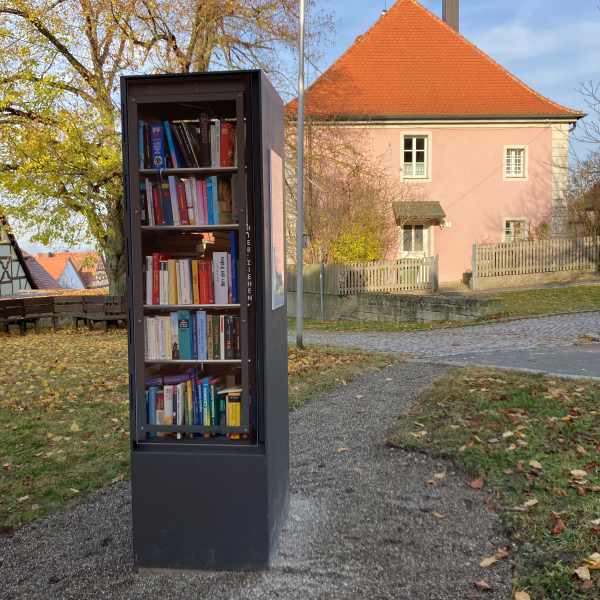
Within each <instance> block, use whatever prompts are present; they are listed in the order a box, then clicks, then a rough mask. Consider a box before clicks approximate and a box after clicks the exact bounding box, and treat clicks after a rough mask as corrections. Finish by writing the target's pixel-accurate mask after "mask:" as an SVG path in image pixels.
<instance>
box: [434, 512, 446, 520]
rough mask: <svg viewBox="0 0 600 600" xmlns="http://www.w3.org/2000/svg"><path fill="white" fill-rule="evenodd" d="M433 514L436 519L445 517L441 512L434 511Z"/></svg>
mask: <svg viewBox="0 0 600 600" xmlns="http://www.w3.org/2000/svg"><path fill="white" fill-rule="evenodd" d="M433 516H434V517H435V518H436V519H443V518H444V516H443V515H440V513H436V512H434V513H433Z"/></svg>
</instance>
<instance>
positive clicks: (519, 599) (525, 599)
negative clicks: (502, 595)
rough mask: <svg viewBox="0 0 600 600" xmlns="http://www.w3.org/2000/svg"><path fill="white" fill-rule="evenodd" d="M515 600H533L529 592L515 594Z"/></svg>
mask: <svg viewBox="0 0 600 600" xmlns="http://www.w3.org/2000/svg"><path fill="white" fill-rule="evenodd" d="M515 600H531V597H530V596H529V594H528V593H527V592H517V593H516V594H515Z"/></svg>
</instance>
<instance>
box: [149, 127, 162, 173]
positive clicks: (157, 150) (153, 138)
mask: <svg viewBox="0 0 600 600" xmlns="http://www.w3.org/2000/svg"><path fill="white" fill-rule="evenodd" d="M150 149H151V152H152V168H153V169H164V168H165V139H164V134H163V126H162V125H150Z"/></svg>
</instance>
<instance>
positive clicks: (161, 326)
mask: <svg viewBox="0 0 600 600" xmlns="http://www.w3.org/2000/svg"><path fill="white" fill-rule="evenodd" d="M156 320H157V322H158V343H159V346H158V358H159V360H166V359H167V349H166V337H165V318H164V317H156Z"/></svg>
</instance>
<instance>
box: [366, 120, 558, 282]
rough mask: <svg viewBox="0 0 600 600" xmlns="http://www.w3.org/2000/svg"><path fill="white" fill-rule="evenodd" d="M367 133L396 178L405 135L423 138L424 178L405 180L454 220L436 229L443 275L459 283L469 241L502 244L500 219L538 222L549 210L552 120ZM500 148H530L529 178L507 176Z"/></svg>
mask: <svg viewBox="0 0 600 600" xmlns="http://www.w3.org/2000/svg"><path fill="white" fill-rule="evenodd" d="M371 134H372V140H373V150H374V152H375V153H376V154H377V155H380V154H383V153H386V152H387V154H388V157H389V164H390V167H391V168H392V169H393V172H394V173H398V177H399V178H401V177H402V174H401V168H402V162H401V161H402V152H401V149H402V146H401V143H402V139H403V135H406V134H411V135H412V134H415V135H427V136H428V143H429V144H430V151H429V158H430V163H429V165H428V174H429V178H428V179H427V180H418V179H416V180H415V179H412V180H408V181H412V182H414V181H421V182H422V184H423V186H424V187H426V188H428V189H429V191H430V194H431V200H435V201H438V202H439V203H440V204H441V205H442V208H443V209H444V211H445V212H446V222H447V223H448V222H449V223H451V227H445V228H444V229H443V230H440V228H439V227H435V228H434V229H435V231H434V233H433V236H434V243H433V253H434V254H439V255H440V281H459V280H460V279H461V277H462V274H463V273H464V272H465V271H466V270H467V269H470V268H471V256H472V246H473V244H474V243H478V242H479V243H481V242H483V241H489V242H501V241H502V232H503V221H502V219H503V218H507V217H528V218H529V219H530V222H532V223H533V224H535V223H536V222H538V221H539V220H540V218H542V217H544V216H547V215H548V214H549V212H550V210H551V207H552V127H551V125H546V126H537V127H534V126H531V127H529V126H520V127H519V126H511V125H510V124H506V125H501V126H498V127H494V126H461V125H451V126H448V127H444V128H435V127H433V126H431V127H427V126H418V127H409V126H407V127H402V128H399V127H397V128H392V127H387V128H375V127H374V128H373V129H371ZM505 146H516V147H518V146H527V149H526V174H527V177H526V179H524V180H523V179H518V180H516V179H513V180H508V181H507V180H505V179H504V170H505V154H506V149H505Z"/></svg>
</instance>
